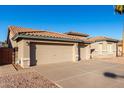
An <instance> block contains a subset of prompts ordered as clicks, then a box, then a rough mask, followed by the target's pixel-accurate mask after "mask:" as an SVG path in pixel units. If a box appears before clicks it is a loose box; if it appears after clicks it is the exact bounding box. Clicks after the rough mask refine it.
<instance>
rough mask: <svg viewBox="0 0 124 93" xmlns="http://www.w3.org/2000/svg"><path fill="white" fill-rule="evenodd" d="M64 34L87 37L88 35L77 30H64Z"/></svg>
mask: <svg viewBox="0 0 124 93" xmlns="http://www.w3.org/2000/svg"><path fill="white" fill-rule="evenodd" d="M65 34H67V35H75V36H83V37H88V36H89V35H88V34H84V33H79V32H72V31H70V32H66V33H65Z"/></svg>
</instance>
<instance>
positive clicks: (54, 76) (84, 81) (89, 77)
mask: <svg viewBox="0 0 124 93" xmlns="http://www.w3.org/2000/svg"><path fill="white" fill-rule="evenodd" d="M111 60H112V59H109V60H90V61H82V62H79V63H74V62H67V63H59V64H49V65H41V66H35V67H32V69H34V70H36V71H37V72H38V73H40V74H42V75H44V76H46V77H47V78H48V79H50V80H52V81H54V82H55V83H57V84H59V85H60V86H61V87H65V88H73V87H74V88H76V87H78V88H80V87H81V88H84V87H86V88H95V87H96V88H99V87H100V88H105V87H109V88H111V87H123V88H124V64H120V63H119V64H118V63H116V62H115V61H114V60H112V62H110V61H111ZM122 60H124V58H121V61H122Z"/></svg>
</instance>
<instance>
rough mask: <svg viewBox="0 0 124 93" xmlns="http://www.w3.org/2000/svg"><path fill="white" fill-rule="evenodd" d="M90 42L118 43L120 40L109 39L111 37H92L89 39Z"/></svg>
mask: <svg viewBox="0 0 124 93" xmlns="http://www.w3.org/2000/svg"><path fill="white" fill-rule="evenodd" d="M87 41H88V42H97V41H114V42H117V41H118V40H116V39H113V38H109V37H104V36H97V37H92V38H89V39H87Z"/></svg>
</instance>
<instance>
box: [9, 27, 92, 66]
mask: <svg viewBox="0 0 124 93" xmlns="http://www.w3.org/2000/svg"><path fill="white" fill-rule="evenodd" d="M88 36H89V35H87V34H81V33H74V32H71V34H70V32H68V33H65V34H60V33H55V32H48V31H44V30H33V29H29V28H21V27H15V26H10V27H9V28H8V37H7V43H8V45H9V47H10V48H14V49H16V50H17V53H16V57H17V58H16V62H15V63H18V64H20V65H21V66H22V67H24V68H27V67H29V66H34V65H41V64H49V63H60V62H77V61H79V60H86V59H90V47H89V42H87V37H88Z"/></svg>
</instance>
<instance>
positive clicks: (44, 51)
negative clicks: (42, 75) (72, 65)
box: [35, 44, 73, 64]
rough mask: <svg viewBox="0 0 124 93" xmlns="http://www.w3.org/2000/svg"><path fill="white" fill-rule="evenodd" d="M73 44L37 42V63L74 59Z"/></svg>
mask: <svg viewBox="0 0 124 93" xmlns="http://www.w3.org/2000/svg"><path fill="white" fill-rule="evenodd" d="M72 46H73V45H62V44H61V45H56V44H36V45H35V47H36V60H37V64H48V63H59V62H70V61H72V58H73V57H72V55H73V49H72Z"/></svg>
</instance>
